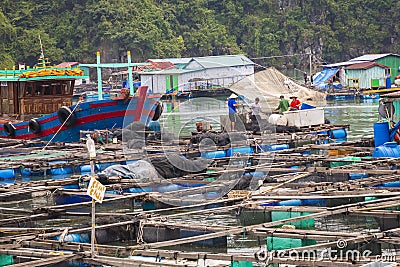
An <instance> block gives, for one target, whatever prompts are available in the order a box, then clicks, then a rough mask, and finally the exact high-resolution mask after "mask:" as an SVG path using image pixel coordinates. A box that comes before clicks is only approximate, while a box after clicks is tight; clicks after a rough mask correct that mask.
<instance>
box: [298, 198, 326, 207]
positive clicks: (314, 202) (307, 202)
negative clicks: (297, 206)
mask: <svg viewBox="0 0 400 267" xmlns="http://www.w3.org/2000/svg"><path fill="white" fill-rule="evenodd" d="M301 204H302V205H303V206H317V207H325V206H326V201H325V199H303V200H301Z"/></svg>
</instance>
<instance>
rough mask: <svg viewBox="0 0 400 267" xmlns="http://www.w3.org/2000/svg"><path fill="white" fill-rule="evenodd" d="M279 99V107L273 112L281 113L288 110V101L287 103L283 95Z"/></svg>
mask: <svg viewBox="0 0 400 267" xmlns="http://www.w3.org/2000/svg"><path fill="white" fill-rule="evenodd" d="M279 98H280V101H279V106H278V107H277V108H276V109H275V110H279V112H280V113H283V112H285V111H287V110H288V109H289V101H287V100H286V99H285V97H284V96H283V95H281V96H280V97H279Z"/></svg>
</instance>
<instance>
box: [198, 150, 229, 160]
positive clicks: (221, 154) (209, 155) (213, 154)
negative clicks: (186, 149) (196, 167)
mask: <svg viewBox="0 0 400 267" xmlns="http://www.w3.org/2000/svg"><path fill="white" fill-rule="evenodd" d="M200 156H201V157H202V158H206V159H220V158H225V157H226V152H225V150H216V151H208V152H201V153H200Z"/></svg>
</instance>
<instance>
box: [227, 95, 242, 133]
mask: <svg viewBox="0 0 400 267" xmlns="http://www.w3.org/2000/svg"><path fill="white" fill-rule="evenodd" d="M237 97H238V96H237V95H235V94H231V95H230V96H229V99H228V112H229V120H230V122H231V131H234V130H235V122H236V119H237V116H236V107H237V106H239V104H238V103H237V102H236V99H237Z"/></svg>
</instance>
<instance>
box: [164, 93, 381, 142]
mask: <svg viewBox="0 0 400 267" xmlns="http://www.w3.org/2000/svg"><path fill="white" fill-rule="evenodd" d="M311 104H312V105H315V106H320V107H324V110H325V118H327V119H328V120H329V121H330V122H331V124H349V125H350V128H349V129H348V140H358V139H360V138H362V137H370V136H373V124H374V122H376V121H377V120H378V105H379V101H377V100H364V101H361V100H340V101H326V102H324V103H311ZM227 112H228V109H227V100H226V98H220V99H212V98H196V99H190V100H173V101H165V102H164V114H163V116H162V117H161V123H162V125H163V126H164V127H165V128H166V129H168V130H169V131H171V132H173V133H174V134H175V135H188V134H190V132H192V131H194V130H195V122H196V121H201V120H206V121H209V122H211V124H212V126H213V128H214V129H216V130H219V129H220V127H219V123H220V116H221V115H227Z"/></svg>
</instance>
